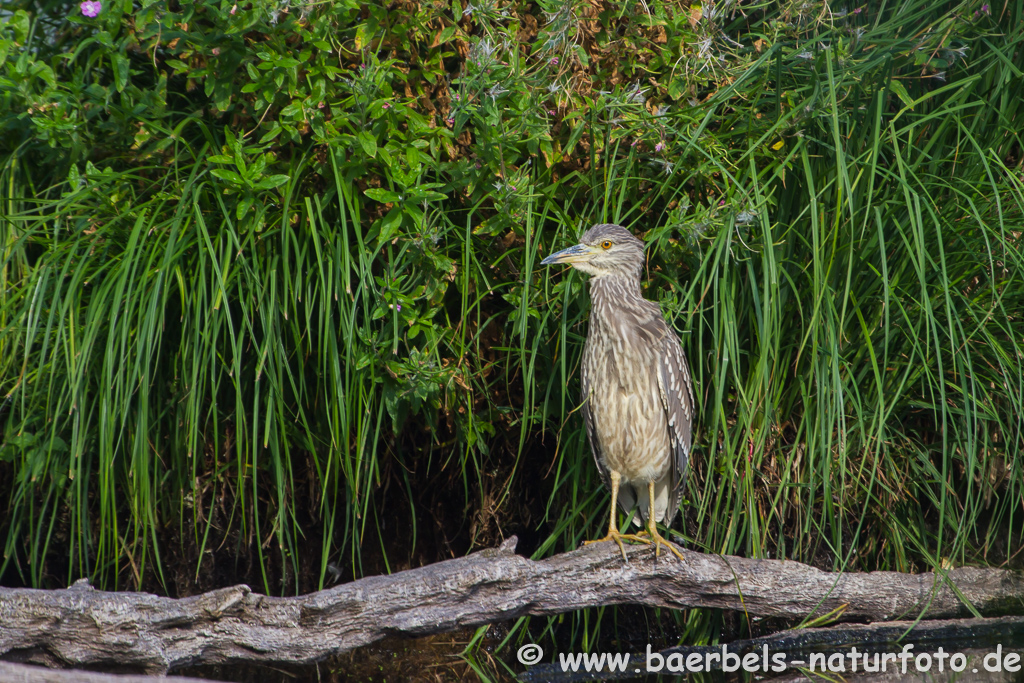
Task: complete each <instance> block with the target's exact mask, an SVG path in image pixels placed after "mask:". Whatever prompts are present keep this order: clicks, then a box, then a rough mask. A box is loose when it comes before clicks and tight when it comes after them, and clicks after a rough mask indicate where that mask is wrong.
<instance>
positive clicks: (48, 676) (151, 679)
mask: <svg viewBox="0 0 1024 683" xmlns="http://www.w3.org/2000/svg"><path fill="white" fill-rule="evenodd" d="M160 681H164V683H167V679H166V678H164V677H163V676H135V675H131V674H128V675H117V674H105V673H98V672H94V671H80V670H77V669H75V670H67V671H63V670H56V669H46V668H43V667H41V666H28V665H25V664H13V663H11V662H0V683H160ZM171 683H217V682H216V681H211V680H210V679H208V678H183V677H179V676H175V677H174V680H173V681H171Z"/></svg>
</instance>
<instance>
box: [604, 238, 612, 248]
mask: <svg viewBox="0 0 1024 683" xmlns="http://www.w3.org/2000/svg"><path fill="white" fill-rule="evenodd" d="M601 248H602V249H611V248H612V241H611V240H605V241H604V242H601Z"/></svg>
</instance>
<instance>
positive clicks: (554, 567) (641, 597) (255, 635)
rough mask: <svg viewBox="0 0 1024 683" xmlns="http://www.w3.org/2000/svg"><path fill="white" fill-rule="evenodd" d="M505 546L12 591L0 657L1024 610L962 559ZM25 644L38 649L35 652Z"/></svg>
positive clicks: (1, 624) (154, 665)
mask: <svg viewBox="0 0 1024 683" xmlns="http://www.w3.org/2000/svg"><path fill="white" fill-rule="evenodd" d="M515 543H516V539H515V537H512V538H510V539H508V540H507V541H506V542H505V543H503V544H502V545H501V547H500V548H495V549H490V550H485V551H482V552H479V553H474V554H472V555H469V556H467V557H462V558H458V559H454V560H448V561H445V562H439V563H437V564H432V565H428V566H426V567H420V568H418V569H410V570H407V571H403V572H397V573H395V574H392V575H390V576H373V577H368V578H364V579H360V580H358V581H353V582H351V583H347V584H344V585H341V586H336V587H334V588H330V589H327V590H323V591H319V592H316V593H311V594H309V595H302V596H298V597H293V598H277V597H271V596H265V595H260V594H257V593H254V592H252V591H251V590H250V589H249V587H248V586H244V585H240V586H232V587H229V588H223V589H219V590H215V591H211V592H209V593H204V594H202V595H196V596H192V597H187V598H181V599H172V598H162V597H158V596H155V595H150V594H147V593H109V592H104V591H97V590H95V589H93V588H92V587H91V586H89V585H88V583H87V582H84V581H78V582H76V583H75V585H73V586H71V587H70V588H67V589H63V590H53V591H44V590H34V589H20V588H19V589H11V588H0V658H9V655H8V653H11V652H12V651H13V652H17V653H19V659H20V660H21V661H31V662H37V663H42V664H46V665H48V666H73V667H88V668H108V667H119V668H122V669H123V668H124V667H129V668H131V669H133V670H137V671H144V672H149V673H165V672H167V671H170V670H173V669H176V668H180V667H184V666H198V665H211V664H225V663H231V662H242V661H244V662H262V663H290V664H309V663H312V662H315V661H318V660H321V659H323V658H325V657H329V656H331V655H336V654H339V653H342V652H345V651H347V650H351V649H353V648H356V647H360V646H363V645H368V644H370V643H373V642H375V641H377V640H379V639H381V638H383V637H385V636H389V635H408V636H422V635H429V634H434V633H442V632H445V631H451V630H455V629H458V628H462V627H467V626H476V625H481V624H486V623H491V622H496V621H502V620H507V619H513V618H516V617H519V616H523V615H549V614H558V613H562V612H568V611H572V610H577V609H582V608H585V607H595V606H599V605H618V604H627V603H630V604H638V605H648V606H652V607H667V608H674V609H679V608H684V607H715V608H722V609H730V610H739V611H743V612H746V613H747V614H748V615H750V616H773V617H789V618H804V617H813V616H821V615H825V614H829V613H832V612H835V615H833V616H835V617H837V618H839V619H842V620H852V621H887V620H893V619H900V618H917V617H918V616H921V617H924V618H930V619H941V618H951V617H959V616H968V615H970V614H971V611H972V610H974V611H976V612H977V613H979V614H982V615H992V616H997V615H1005V614H1013V613H1015V612H1016V613H1024V576H1022V575H1021V574H1020V573H1017V572H1011V571H1006V570H998V569H976V568H970V567H963V568H959V569H953V570H950V571H945V572H942V573H927V574H916V575H914V574H900V573H897V572H871V573H861V574H858V573H847V574H839V573H831V572H826V571H821V570H819V569H815V568H813V567H809V566H807V565H804V564H800V563H799V562H792V561H781V560H753V559H747V558H742V557H732V556H719V555H705V554H702V553H695V552H686V551H684V554H685V557H686V561H685V562H680V561H678V559H676V558H675V557H672V556H664V555H663V556H662V557H661V558H660V559H658V560H657V561H655V559H654V554H653V553H652V552H651V550H650V548H649V547H646V546H632V547H629V548H628V549H627V554H628V557H629V561H628V562H623V560H622V557H621V556H620V555H619V553H618V548H617V547H616V546H615V545H614V543H611V542H609V543H599V544H593V545H589V546H586V547H583V548H580V549H578V550H574V551H572V552H569V553H564V554H561V555H555V556H554V557H549V558H547V559H544V560H540V561H534V560H530V559H527V558H525V557H522V556H519V555H516V554H515ZM25 653H29V654H30V656H28V657H26V656H25Z"/></svg>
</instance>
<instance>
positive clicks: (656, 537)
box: [641, 528, 683, 561]
mask: <svg viewBox="0 0 1024 683" xmlns="http://www.w3.org/2000/svg"><path fill="white" fill-rule="evenodd" d="M641 533H644V534H647V535H648V536H650V537H651V539H650V540H649V541H648V540H647V539H644V540H645V541H646V542H647V543H653V544H654V557H655V558H657V557H658V555H659V554H660V552H661V546H665V547H666V548H668V549H669V550H670V551H671V552H672V553H674V554H675V556H676V557H678V558H679V559H680V561H682V560H683V553H682V552H680V550H679V548H678V546H676V544H675V543H670V542H669V540H668V539H666V538H665V537H664V536H662V535H661V534H659V533H658V530H657V529H654V528H650V529H648V530H647V531H644V532H641Z"/></svg>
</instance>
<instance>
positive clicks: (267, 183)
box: [254, 175, 291, 190]
mask: <svg viewBox="0 0 1024 683" xmlns="http://www.w3.org/2000/svg"><path fill="white" fill-rule="evenodd" d="M289 180H291V176H287V175H268V176H265V177H264V178H263V179H262V180H260V181H259V182H258V183H256V185H255V186H254V187H255V189H257V190H273V189H274V188H275V187H281V186H282V185H284V184H285V183H287V182H288V181H289Z"/></svg>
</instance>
